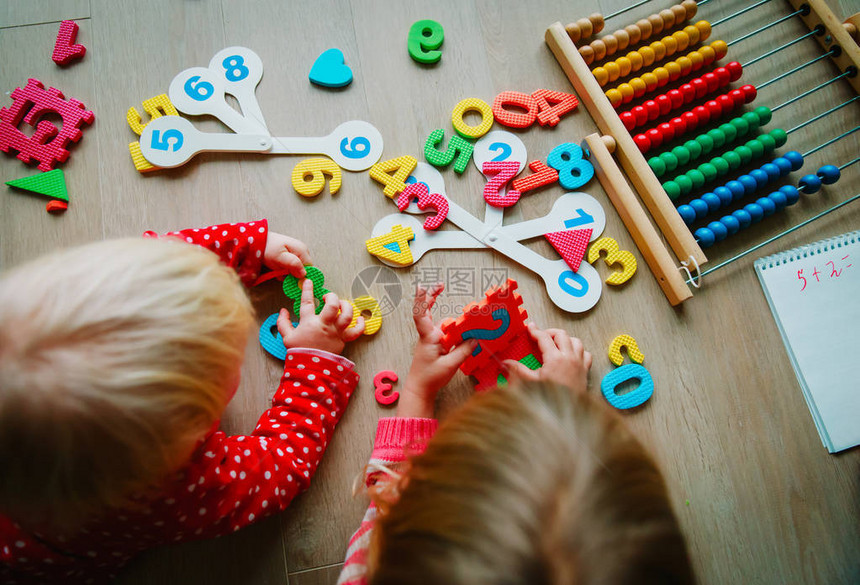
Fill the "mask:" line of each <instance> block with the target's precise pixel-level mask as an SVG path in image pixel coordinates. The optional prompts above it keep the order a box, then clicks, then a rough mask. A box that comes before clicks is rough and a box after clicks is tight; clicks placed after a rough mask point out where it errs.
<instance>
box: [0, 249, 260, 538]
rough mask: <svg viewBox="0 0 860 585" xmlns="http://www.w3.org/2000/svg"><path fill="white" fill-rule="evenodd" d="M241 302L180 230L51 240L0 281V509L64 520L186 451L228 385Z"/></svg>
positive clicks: (237, 346)
mask: <svg viewBox="0 0 860 585" xmlns="http://www.w3.org/2000/svg"><path fill="white" fill-rule="evenodd" d="M252 322H253V313H252V308H251V305H250V301H249V300H248V297H247V295H246V294H245V291H244V289H243V287H242V286H241V284H240V283H239V281H238V277H237V276H236V274H235V272H234V271H233V270H232V269H230V268H228V267H226V266H224V265H223V264H221V263H220V262H219V260H218V258H217V256H216V255H215V254H213V253H211V252H209V251H208V250H205V249H203V248H200V247H198V246H193V245H189V244H187V243H185V242H181V241H171V240H150V239H142V238H135V239H124V240H113V241H105V242H98V243H94V244H89V245H85V246H81V247H78V248H71V249H68V250H64V251H60V252H57V253H54V254H51V255H48V256H45V257H42V258H38V259H37V260H34V261H32V262H30V263H28V264H25V265H22V266H20V267H18V268H15V269H13V270H11V271H10V272H8V273H7V274H6V275H4V276H3V277H2V279H0V510H2V512H3V513H4V514H6V515H9V516H11V517H13V518H16V519H19V520H26V521H27V522H30V523H35V524H44V525H49V526H65V527H68V526H70V525H74V524H77V523H80V522H82V521H84V520H85V519H87V518H90V517H92V516H93V515H95V514H98V513H99V512H101V511H105V510H106V509H107V508H109V507H111V506H120V505H124V504H128V499H129V498H130V497H133V496H137V495H140V494H141V493H142V492H145V491H147V490H148V489H150V488H152V487H153V486H155V485H156V484H158V483H161V482H163V481H164V480H165V479H166V477H167V475H168V474H169V473H171V472H173V471H176V470H178V468H179V467H181V465H182V463H184V462H185V461H187V458H188V457H189V456H190V455H191V453H192V451H193V449H194V447H195V445H196V444H197V442H198V441H199V440H200V439H201V438H202V437H203V436H204V435H205V433H206V431H207V430H208V429H209V428H211V427H212V425H213V424H214V423H215V421H216V420H218V419H219V418H220V416H221V414H222V412H223V411H224V408H225V407H226V404H227V402H228V401H229V400H230V398H231V391H232V390H233V389H235V385H236V384H238V375H239V370H240V366H241V363H242V359H243V356H244V349H245V345H246V342H247V339H248V333H249V328H250V325H251V324H252Z"/></svg>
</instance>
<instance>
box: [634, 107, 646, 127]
mask: <svg viewBox="0 0 860 585" xmlns="http://www.w3.org/2000/svg"><path fill="white" fill-rule="evenodd" d="M631 111H632V112H633V117H634V118H635V119H636V126H641V125H643V124H644V123H645V122H647V121H648V110H646V109H645V106H636V107H634V108H633V109H632V110H631Z"/></svg>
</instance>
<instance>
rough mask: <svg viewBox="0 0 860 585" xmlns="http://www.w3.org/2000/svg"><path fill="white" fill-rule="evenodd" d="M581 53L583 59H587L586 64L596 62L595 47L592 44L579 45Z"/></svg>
mask: <svg viewBox="0 0 860 585" xmlns="http://www.w3.org/2000/svg"><path fill="white" fill-rule="evenodd" d="M579 54H580V55H581V56H582V60H583V61H585V64H586V65H590V64H591V63H593V62H594V49H592V48H591V45H585V46H584V47H579Z"/></svg>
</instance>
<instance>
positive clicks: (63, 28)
mask: <svg viewBox="0 0 860 585" xmlns="http://www.w3.org/2000/svg"><path fill="white" fill-rule="evenodd" d="M78 29H79V27H78V23H77V22H75V21H74V20H64V21H63V22H61V23H60V31H59V32H58V33H57V42H56V43H55V44H54V53H53V54H52V55H51V59H53V60H54V63H56V64H57V65H68V64H69V63H70V62H72V61H74V60H75V59H80V58H82V57H83V56H84V55H86V54H87V48H86V47H85V46H83V45H80V44H77V43H75V39H76V38H78Z"/></svg>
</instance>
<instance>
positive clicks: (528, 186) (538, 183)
mask: <svg viewBox="0 0 860 585" xmlns="http://www.w3.org/2000/svg"><path fill="white" fill-rule="evenodd" d="M529 169H531V171H532V174H531V175H529V176H527V177H520V178H519V179H516V180H515V181H514V182H513V183H512V184H511V186H512V187H513V188H514V189H516V190H517V191H519V192H520V193H521V194H522V193H525V192H526V191H532V190H533V189H537V188H538V187H544V186H546V185H552V184H553V183H556V182H557V181H558V171H557V170H555V169H553V168H551V167H548V166H546V165H545V164H543V161H539V160H533V161H532V162H530V163H529Z"/></svg>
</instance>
